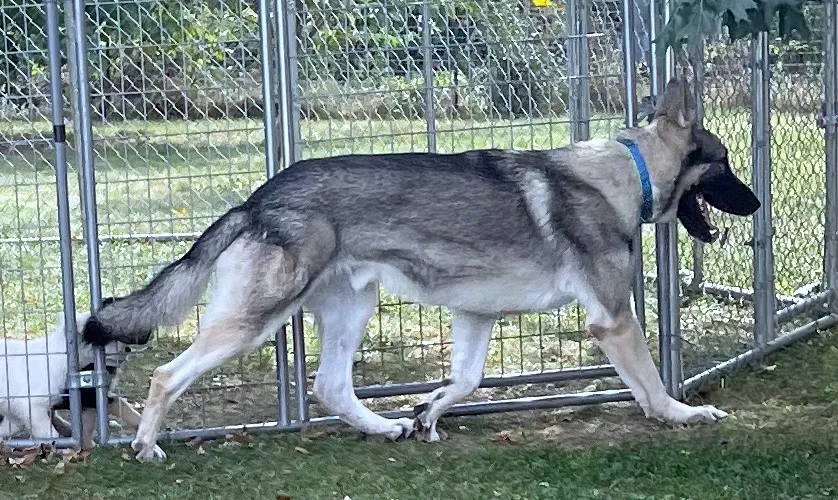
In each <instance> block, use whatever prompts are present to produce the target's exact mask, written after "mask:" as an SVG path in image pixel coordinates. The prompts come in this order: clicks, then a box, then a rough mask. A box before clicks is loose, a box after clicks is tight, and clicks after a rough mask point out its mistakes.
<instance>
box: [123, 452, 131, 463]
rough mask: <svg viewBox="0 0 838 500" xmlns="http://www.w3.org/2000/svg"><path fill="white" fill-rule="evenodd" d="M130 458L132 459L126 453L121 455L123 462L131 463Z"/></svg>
mask: <svg viewBox="0 0 838 500" xmlns="http://www.w3.org/2000/svg"><path fill="white" fill-rule="evenodd" d="M131 458H132V457H131V455H129V454H127V453H123V454H122V459H123V460H125V461H128V462H130V461H131Z"/></svg>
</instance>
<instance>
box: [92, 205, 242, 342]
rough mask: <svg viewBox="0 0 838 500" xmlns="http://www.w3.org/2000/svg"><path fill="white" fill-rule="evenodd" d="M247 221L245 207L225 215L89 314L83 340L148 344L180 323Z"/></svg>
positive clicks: (193, 305) (199, 298) (196, 301)
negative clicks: (135, 286)
mask: <svg viewBox="0 0 838 500" xmlns="http://www.w3.org/2000/svg"><path fill="white" fill-rule="evenodd" d="M249 225H250V217H249V213H248V212H247V211H245V210H242V209H241V208H235V209H233V210H231V211H229V212H227V213H226V214H224V215H223V216H222V217H221V218H220V219H218V220H217V221H215V222H214V223H213V224H212V225H211V226H210V227H209V228H208V229H207V230H206V231H204V233H203V234H202V235H201V236H200V237H199V238H198V240H197V241H196V242H195V244H193V245H192V248H190V249H189V251H188V252H186V254H185V255H184V256H183V257H181V258H180V259H178V260H176V261H175V262H173V263H171V264H169V265H168V266H166V267H165V268H164V269H163V270H162V271H160V273H158V274H157V276H155V277H154V279H153V280H151V282H150V283H149V284H148V285H146V286H145V287H144V288H142V289H140V290H137V291H135V292H133V293H131V294H130V295H128V296H127V297H120V298H117V299H115V300H114V301H112V302H111V303H109V304H107V305H104V306H103V307H102V308H101V309H100V310H99V311H98V312H97V313H96V314H95V315H93V316H91V317H90V319H89V320H88V321H87V323H86V324H85V325H84V330H83V333H82V335H83V338H84V340H85V341H86V342H88V343H90V344H94V345H105V344H108V343H109V342H112V341H114V340H118V341H120V342H123V343H126V344H145V343H146V342H148V339H149V338H150V337H151V333H152V331H153V330H154V329H155V328H157V327H159V326H165V325H176V324H179V323H180V322H181V321H182V320H183V317H184V316H186V314H187V313H188V312H189V310H190V309H191V308H193V307H195V305H196V304H197V303H198V301H199V300H201V296H202V295H203V293H204V290H206V288H207V284H208V283H209V280H210V277H211V276H212V272H213V269H214V268H215V261H216V260H217V259H218V257H219V256H220V255H221V253H222V252H224V250H226V249H227V247H229V246H230V245H232V244H233V242H234V241H235V240H236V238H238V236H239V235H240V234H241V233H242V231H244V230H245V229H246V228H247V227H248V226H249Z"/></svg>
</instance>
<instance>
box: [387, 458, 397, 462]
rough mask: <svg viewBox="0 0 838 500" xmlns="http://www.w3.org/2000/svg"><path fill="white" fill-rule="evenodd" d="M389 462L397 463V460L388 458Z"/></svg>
mask: <svg viewBox="0 0 838 500" xmlns="http://www.w3.org/2000/svg"><path fill="white" fill-rule="evenodd" d="M387 460H389V461H391V462H395V461H396V459H395V458H393V457H390V458H388V459H387Z"/></svg>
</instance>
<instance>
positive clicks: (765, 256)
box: [751, 33, 776, 346]
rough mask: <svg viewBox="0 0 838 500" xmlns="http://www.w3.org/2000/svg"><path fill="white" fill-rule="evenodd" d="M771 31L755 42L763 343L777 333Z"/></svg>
mask: <svg viewBox="0 0 838 500" xmlns="http://www.w3.org/2000/svg"><path fill="white" fill-rule="evenodd" d="M768 45H769V41H768V33H760V34H759V35H757V38H756V39H755V40H754V42H753V44H752V57H753V59H752V60H753V65H752V66H753V75H752V83H751V86H752V92H751V93H752V98H753V103H752V114H753V122H752V132H751V147H752V149H753V172H752V175H753V179H752V181H753V185H754V193H755V194H756V196H757V198H759V201H760V203H761V204H762V206H761V207H760V209H759V210H758V211H757V213H756V214H754V239H753V242H754V247H753V248H754V340H755V341H756V343H757V345H758V346H764V345H766V344H767V343H768V341H769V340H771V339H772V338H773V336H774V311H775V310H776V307H775V304H774V301H775V297H774V253H773V243H772V238H773V232H774V230H773V227H772V223H771V142H770V141H771V116H770V113H771V105H770V99H771V96H770V82H769V78H770V73H769V71H770V68H769V64H768V48H769V47H768Z"/></svg>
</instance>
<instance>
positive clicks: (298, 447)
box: [294, 446, 310, 455]
mask: <svg viewBox="0 0 838 500" xmlns="http://www.w3.org/2000/svg"><path fill="white" fill-rule="evenodd" d="M294 451H296V452H298V453H302V454H303V455H308V454H309V453H310V452H309V451H308V450H307V449H305V448H303V447H302V446H296V447H294Z"/></svg>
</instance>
